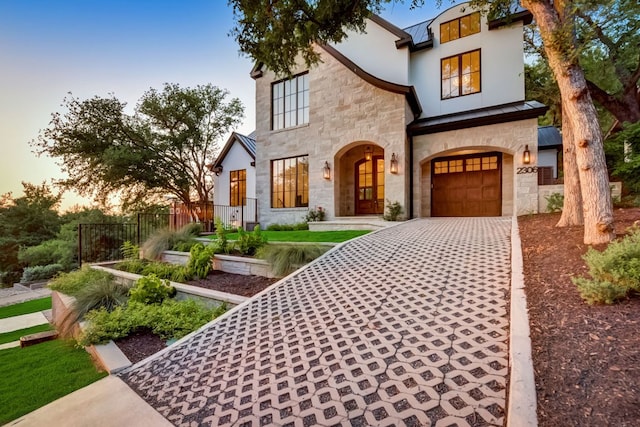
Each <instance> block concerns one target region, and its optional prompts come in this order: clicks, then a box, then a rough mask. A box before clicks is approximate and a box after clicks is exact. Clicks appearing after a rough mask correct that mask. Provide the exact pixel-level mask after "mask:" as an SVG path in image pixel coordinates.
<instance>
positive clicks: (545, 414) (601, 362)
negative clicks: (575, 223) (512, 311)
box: [518, 208, 640, 427]
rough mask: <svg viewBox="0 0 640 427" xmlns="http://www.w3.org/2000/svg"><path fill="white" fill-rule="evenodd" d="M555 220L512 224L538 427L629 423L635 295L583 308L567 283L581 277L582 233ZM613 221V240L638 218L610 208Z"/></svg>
mask: <svg viewBox="0 0 640 427" xmlns="http://www.w3.org/2000/svg"><path fill="white" fill-rule="evenodd" d="M559 218H560V214H541V215H534V216H524V217H520V218H519V219H518V221H519V224H520V236H521V238H522V247H523V257H524V274H525V285H526V288H525V290H526V294H527V303H528V307H529V317H530V325H531V338H532V345H533V349H532V352H533V362H534V371H535V380H536V389H537V398H538V418H539V425H540V426H541V427H545V426H549V427H551V426H554V427H555V426H581V427H583V426H594V427H595V426H605V425H609V426H619V427H624V426H634V425H637V423H638V420H640V401H639V398H638V396H640V336H639V335H638V328H639V327H640V316H638V314H639V313H640V296H639V295H637V294H632V295H631V296H630V297H629V298H627V299H625V300H623V301H621V302H618V303H616V304H613V305H588V304H586V303H585V302H584V301H583V300H582V299H581V298H580V295H579V293H578V290H577V287H576V285H574V284H573V282H572V281H571V277H574V276H584V275H585V274H586V272H587V267H586V265H585V262H584V261H583V259H582V258H581V257H582V255H583V254H584V253H585V252H586V251H587V248H588V246H586V245H584V244H583V243H582V234H583V229H582V227H569V228H557V227H555V224H556V223H557V222H558V220H559ZM615 220H616V233H617V234H618V235H621V234H623V233H624V232H625V231H626V229H627V228H628V227H630V226H631V225H633V223H634V222H635V221H637V220H640V209H638V208H632V209H618V210H616V211H615ZM596 249H599V250H602V249H603V247H597V248H596Z"/></svg>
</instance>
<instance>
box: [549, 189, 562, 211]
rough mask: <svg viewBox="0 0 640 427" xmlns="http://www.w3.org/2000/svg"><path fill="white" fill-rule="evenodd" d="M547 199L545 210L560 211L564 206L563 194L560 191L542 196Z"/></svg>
mask: <svg viewBox="0 0 640 427" xmlns="http://www.w3.org/2000/svg"><path fill="white" fill-rule="evenodd" d="M544 198H545V200H546V201H547V212H562V208H563V207H564V195H562V194H560V193H551V194H550V195H548V196H544Z"/></svg>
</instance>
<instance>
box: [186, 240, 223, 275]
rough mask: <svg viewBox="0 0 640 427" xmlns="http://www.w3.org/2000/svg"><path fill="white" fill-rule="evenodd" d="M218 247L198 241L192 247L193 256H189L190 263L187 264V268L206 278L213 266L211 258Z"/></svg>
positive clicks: (192, 272) (194, 273)
mask: <svg viewBox="0 0 640 427" xmlns="http://www.w3.org/2000/svg"><path fill="white" fill-rule="evenodd" d="M217 249H218V248H217V247H216V246H214V245H207V246H205V245H203V244H202V243H198V244H197V245H194V246H193V247H192V248H191V252H190V254H191V257H190V258H189V263H188V264H187V269H188V270H189V272H190V273H191V274H193V275H195V276H196V277H199V278H200V279H204V278H205V277H207V275H208V274H209V272H210V271H211V268H212V267H213V266H212V265H211V258H212V257H213V254H215V253H216V250H217Z"/></svg>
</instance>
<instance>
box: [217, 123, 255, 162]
mask: <svg viewBox="0 0 640 427" xmlns="http://www.w3.org/2000/svg"><path fill="white" fill-rule="evenodd" d="M255 134H256V132H255V131H253V132H251V133H250V134H249V136H246V135H242V134H241V133H238V132H233V133H232V134H231V136H230V137H229V139H228V140H227V143H226V144H225V145H224V147H222V151H220V155H219V156H218V158H217V159H216V161H215V162H213V165H212V169H213V168H217V167H219V166H222V162H223V161H224V158H225V157H226V156H227V154H229V151H230V150H231V147H233V144H235V143H236V142H238V143H239V144H240V145H241V146H242V147H243V148H244V149H245V150H246V151H247V153H249V155H250V156H251V158H252V159H253V160H255V159H256V140H255V139H253V137H255Z"/></svg>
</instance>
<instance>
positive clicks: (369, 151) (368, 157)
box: [364, 146, 373, 161]
mask: <svg viewBox="0 0 640 427" xmlns="http://www.w3.org/2000/svg"><path fill="white" fill-rule="evenodd" d="M372 157H373V150H372V149H371V147H369V146H367V147H366V148H365V149H364V159H365V160H367V161H369V160H371V158H372Z"/></svg>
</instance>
